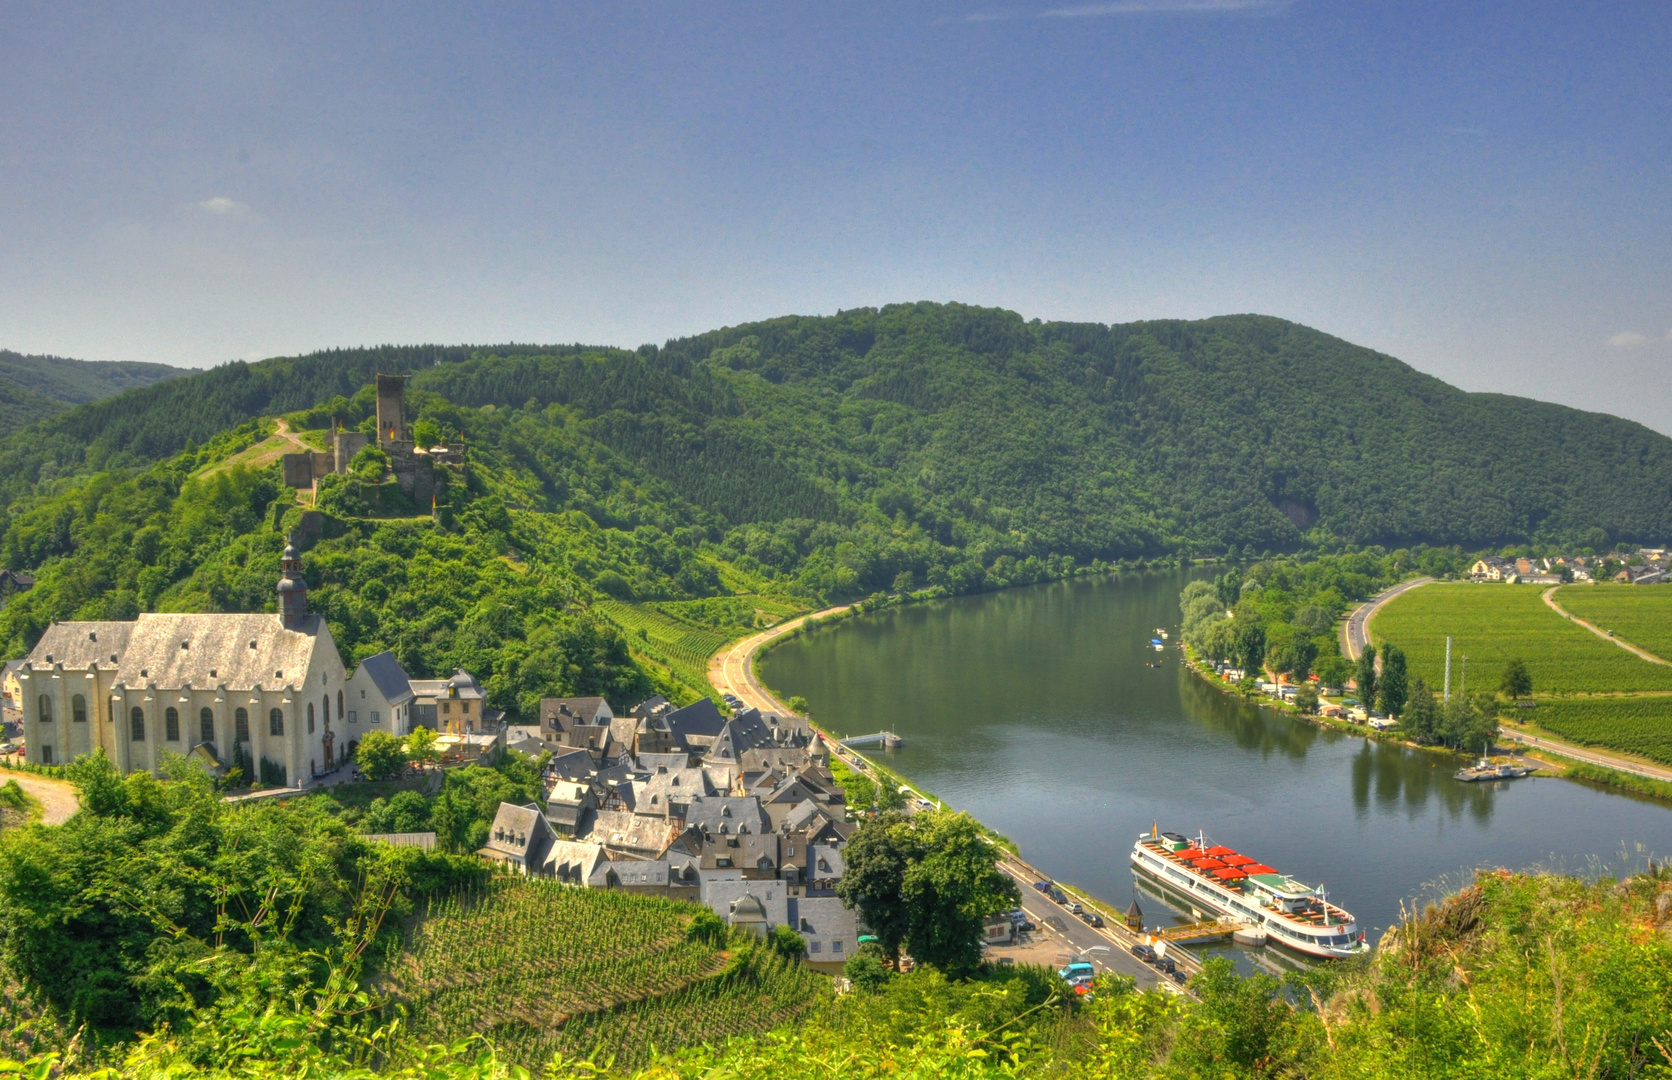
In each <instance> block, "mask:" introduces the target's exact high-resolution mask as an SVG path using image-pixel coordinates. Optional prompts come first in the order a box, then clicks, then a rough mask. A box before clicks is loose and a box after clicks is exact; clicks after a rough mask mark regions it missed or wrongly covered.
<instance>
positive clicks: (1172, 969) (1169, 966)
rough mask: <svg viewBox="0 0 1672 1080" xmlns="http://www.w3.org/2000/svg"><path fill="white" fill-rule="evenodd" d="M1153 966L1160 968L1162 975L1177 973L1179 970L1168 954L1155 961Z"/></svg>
mask: <svg viewBox="0 0 1672 1080" xmlns="http://www.w3.org/2000/svg"><path fill="white" fill-rule="evenodd" d="M1155 966H1156V967H1158V968H1160V969H1161V973H1162V974H1163V975H1177V974H1178V972H1179V969H1178V967H1177V965H1175V964H1174V963H1173V958H1172V957H1170V956H1163V957H1162V958H1161V959H1159V960H1157V961H1156V962H1155Z"/></svg>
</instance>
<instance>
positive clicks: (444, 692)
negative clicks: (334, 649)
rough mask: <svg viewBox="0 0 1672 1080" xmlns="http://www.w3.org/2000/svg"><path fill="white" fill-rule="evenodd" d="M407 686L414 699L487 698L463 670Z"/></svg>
mask: <svg viewBox="0 0 1672 1080" xmlns="http://www.w3.org/2000/svg"><path fill="white" fill-rule="evenodd" d="M310 617H311V616H310ZM408 685H409V686H410V687H411V688H412V695H413V696H414V697H429V698H454V699H466V700H473V701H480V700H482V699H483V698H485V697H486V696H487V695H486V694H484V693H482V684H481V683H479V682H477V681H476V676H474V675H472V674H471V673H470V672H468V671H465V670H464V669H463V668H460V669H458V670H456V671H454V672H453V675H452V677H451V678H447V679H413V680H411V681H410V682H409V683H408Z"/></svg>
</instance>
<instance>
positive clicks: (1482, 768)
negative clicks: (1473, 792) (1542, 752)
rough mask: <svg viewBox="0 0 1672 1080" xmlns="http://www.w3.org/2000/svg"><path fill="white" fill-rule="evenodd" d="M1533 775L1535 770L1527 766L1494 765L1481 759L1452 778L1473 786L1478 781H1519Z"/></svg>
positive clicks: (1501, 763)
mask: <svg viewBox="0 0 1672 1080" xmlns="http://www.w3.org/2000/svg"><path fill="white" fill-rule="evenodd" d="M1532 774H1533V770H1532V769H1529V768H1527V767H1526V766H1525V765H1512V764H1510V763H1509V762H1507V761H1505V762H1499V763H1498V764H1496V765H1494V764H1493V763H1492V762H1490V761H1488V760H1486V759H1485V758H1481V759H1480V760H1479V761H1477V762H1476V763H1475V764H1473V765H1470V766H1467V767H1465V768H1462V769H1458V770H1457V771H1456V772H1454V773H1452V774H1451V778H1452V779H1453V780H1461V781H1463V782H1464V783H1465V784H1471V783H1473V782H1475V781H1476V780H1519V779H1521V778H1522V777H1523V776H1531V775H1532Z"/></svg>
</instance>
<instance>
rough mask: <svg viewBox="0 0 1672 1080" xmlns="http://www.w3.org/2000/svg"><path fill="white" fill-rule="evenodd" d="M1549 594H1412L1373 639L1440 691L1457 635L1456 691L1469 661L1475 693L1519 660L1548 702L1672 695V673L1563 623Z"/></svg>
mask: <svg viewBox="0 0 1672 1080" xmlns="http://www.w3.org/2000/svg"><path fill="white" fill-rule="evenodd" d="M1644 591H1652V590H1648V589H1646V590H1644ZM1669 591H1672V590H1669ZM1543 592H1544V590H1543V589H1541V588H1538V587H1535V586H1526V585H1497V584H1492V585H1430V586H1428V587H1426V588H1422V589H1412V590H1411V591H1410V592H1408V593H1405V594H1404V595H1402V596H1399V597H1397V598H1396V599H1394V600H1392V601H1390V602H1389V603H1388V605H1387V606H1386V607H1384V608H1383V609H1382V610H1381V611H1380V612H1378V613H1377V615H1376V617H1375V618H1374V619H1373V620H1372V621H1371V633H1372V635H1373V636H1374V639H1375V641H1376V643H1377V644H1378V645H1380V644H1382V643H1383V642H1392V643H1393V644H1395V645H1398V646H1399V647H1400V648H1401V649H1403V650H1405V654H1406V657H1407V660H1408V662H1409V664H1410V671H1411V674H1412V675H1413V676H1420V677H1422V678H1423V679H1424V680H1426V681H1427V682H1428V684H1429V685H1430V686H1433V687H1439V685H1440V683H1441V681H1442V680H1443V679H1444V677H1445V652H1446V635H1447V634H1450V635H1451V636H1452V639H1453V640H1452V675H1451V677H1452V689H1453V690H1456V689H1457V688H1458V687H1459V686H1460V685H1461V684H1462V680H1463V678H1464V668H1463V657H1465V656H1467V657H1468V658H1469V659H1468V673H1467V677H1468V685H1469V687H1470V688H1471V689H1481V690H1495V689H1497V686H1498V677H1499V675H1500V674H1501V673H1502V671H1503V669H1504V665H1505V664H1506V663H1508V662H1509V661H1510V660H1512V659H1519V660H1523V661H1525V662H1526V664H1527V668H1528V670H1529V671H1530V672H1531V673H1532V676H1533V688H1534V692H1535V693H1536V694H1537V695H1539V696H1540V697H1541V698H1542V697H1543V696H1544V695H1547V694H1586V693H1629V692H1633V691H1644V690H1672V667H1666V666H1663V665H1660V664H1651V663H1649V662H1648V661H1647V660H1643V659H1640V658H1638V657H1636V656H1633V655H1632V654H1631V653H1628V652H1626V651H1625V650H1624V649H1622V648H1620V647H1619V646H1617V645H1613V644H1610V643H1609V642H1607V641H1604V640H1603V639H1601V638H1599V637H1597V636H1596V635H1595V634H1593V633H1591V632H1590V631H1589V630H1586V629H1585V628H1584V627H1582V626H1577V625H1575V624H1573V623H1571V622H1569V621H1568V620H1566V619H1564V618H1562V617H1561V616H1560V615H1558V614H1556V613H1555V612H1554V611H1551V610H1550V608H1548V607H1546V606H1545V603H1544V600H1543V596H1542V594H1543ZM1563 603H1564V605H1565V604H1566V594H1565V593H1564V596H1563ZM1570 610H1572V609H1571V608H1570Z"/></svg>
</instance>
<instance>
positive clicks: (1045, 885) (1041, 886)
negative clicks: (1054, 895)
mask: <svg viewBox="0 0 1672 1080" xmlns="http://www.w3.org/2000/svg"><path fill="white" fill-rule="evenodd" d="M1033 887H1034V888H1036V889H1038V890H1039V891H1040V892H1042V893H1048V892H1050V891H1051V890H1052V889H1053V888H1055V886H1054V885H1052V884H1051V882H1050V881H1036V882H1034V883H1033Z"/></svg>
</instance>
